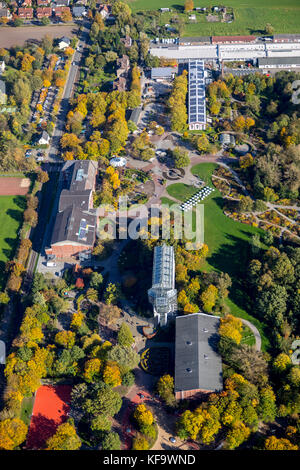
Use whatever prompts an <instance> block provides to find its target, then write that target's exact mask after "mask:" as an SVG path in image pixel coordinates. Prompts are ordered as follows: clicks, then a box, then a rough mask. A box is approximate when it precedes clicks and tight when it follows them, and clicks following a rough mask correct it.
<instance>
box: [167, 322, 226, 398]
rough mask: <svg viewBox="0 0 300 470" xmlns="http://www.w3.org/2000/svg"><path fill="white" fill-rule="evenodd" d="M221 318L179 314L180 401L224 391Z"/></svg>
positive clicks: (177, 361) (177, 362)
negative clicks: (219, 349)
mask: <svg viewBox="0 0 300 470" xmlns="http://www.w3.org/2000/svg"><path fill="white" fill-rule="evenodd" d="M219 324H220V317H216V316H214V315H206V314H205V313H193V314H189V315H184V316H178V317H176V336H175V397H176V399H177V400H182V399H185V398H191V397H196V396H197V395H199V396H200V395H201V394H203V393H205V394H206V393H212V392H220V391H221V390H223V378H222V359H221V356H220V354H219V353H218V349H217V348H218V341H219V334H218V330H219Z"/></svg>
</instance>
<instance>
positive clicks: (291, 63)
mask: <svg viewBox="0 0 300 470" xmlns="http://www.w3.org/2000/svg"><path fill="white" fill-rule="evenodd" d="M257 63H258V67H259V68H260V69H271V68H273V69H278V68H290V67H291V68H292V67H293V68H294V67H300V57H259V58H258V59H257Z"/></svg>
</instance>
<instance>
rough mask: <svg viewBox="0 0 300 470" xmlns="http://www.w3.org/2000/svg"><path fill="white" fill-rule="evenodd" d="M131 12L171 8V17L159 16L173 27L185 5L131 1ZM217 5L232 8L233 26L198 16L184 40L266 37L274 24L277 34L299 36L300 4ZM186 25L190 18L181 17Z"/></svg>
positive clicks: (255, 0) (253, 0) (276, 0)
mask: <svg viewBox="0 0 300 470" xmlns="http://www.w3.org/2000/svg"><path fill="white" fill-rule="evenodd" d="M128 3H129V5H130V7H131V9H132V10H133V11H134V12H136V11H140V10H144V11H147V10H148V11H149V10H158V9H159V8H162V7H166V8H172V10H173V11H172V13H164V14H162V15H160V19H159V22H160V24H165V23H170V19H171V16H172V15H174V14H182V12H183V6H184V3H185V1H184V0H179V1H178V2H176V4H175V5H174V2H173V1H172V0H164V1H163V2H161V1H159V0H152V1H151V2H147V1H146V0H129V1H128ZM214 5H224V6H227V7H232V8H233V10H234V15H235V20H234V21H233V22H232V23H221V22H218V23H209V22H207V20H206V18H205V15H204V14H203V13H199V14H198V13H197V15H196V16H197V22H196V23H187V24H186V26H185V28H184V33H183V36H206V35H235V34H236V35H241V34H257V35H260V34H263V32H264V28H265V25H266V23H271V25H272V26H273V27H274V29H275V33H297V32H299V30H300V26H299V25H300V3H299V1H298V0H285V1H284V2H282V1H281V0H265V1H264V2H261V1H260V0H245V1H244V2H241V1H240V0H225V1H223V2H220V3H218V2H216V3H214ZM210 6H212V4H211V2H208V1H203V2H197V0H195V1H194V7H210ZM194 13H195V12H194ZM182 15H183V17H184V19H185V21H188V19H187V15H185V14H182Z"/></svg>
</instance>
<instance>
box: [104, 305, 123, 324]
mask: <svg viewBox="0 0 300 470" xmlns="http://www.w3.org/2000/svg"><path fill="white" fill-rule="evenodd" d="M120 316H121V310H120V309H119V307H117V306H116V305H106V304H104V303H103V302H101V303H100V306H99V322H100V323H101V322H105V323H106V325H109V324H111V323H115V322H116V320H118V319H119V318H120Z"/></svg>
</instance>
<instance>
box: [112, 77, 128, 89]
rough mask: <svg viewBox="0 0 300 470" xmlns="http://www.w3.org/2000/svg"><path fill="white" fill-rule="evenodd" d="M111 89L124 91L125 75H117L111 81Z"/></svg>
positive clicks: (125, 87) (125, 84) (125, 85)
mask: <svg viewBox="0 0 300 470" xmlns="http://www.w3.org/2000/svg"><path fill="white" fill-rule="evenodd" d="M113 90H116V91H119V92H121V91H126V90H127V80H126V78H125V77H118V78H116V80H115V81H114V83H113Z"/></svg>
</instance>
